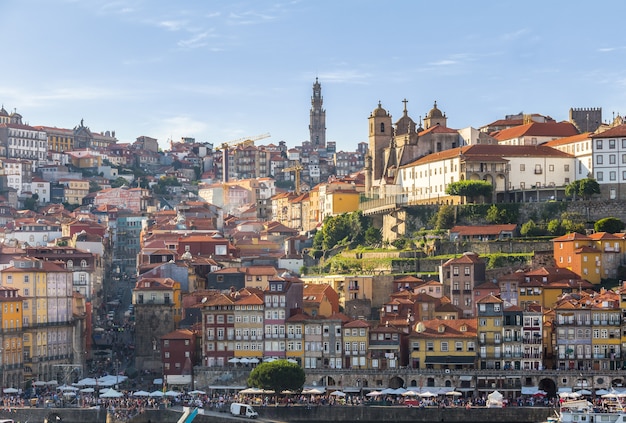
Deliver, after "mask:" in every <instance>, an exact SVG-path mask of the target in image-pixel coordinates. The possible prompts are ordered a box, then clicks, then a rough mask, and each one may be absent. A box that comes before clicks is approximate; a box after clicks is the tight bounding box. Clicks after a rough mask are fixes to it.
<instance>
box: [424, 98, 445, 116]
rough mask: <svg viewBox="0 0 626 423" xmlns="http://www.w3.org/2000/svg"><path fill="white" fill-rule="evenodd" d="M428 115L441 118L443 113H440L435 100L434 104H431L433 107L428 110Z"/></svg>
mask: <svg viewBox="0 0 626 423" xmlns="http://www.w3.org/2000/svg"><path fill="white" fill-rule="evenodd" d="M428 117H429V118H442V117H443V113H441V110H439V109H438V108H437V102H436V101H435V105H434V106H433V108H432V109H430V112H428Z"/></svg>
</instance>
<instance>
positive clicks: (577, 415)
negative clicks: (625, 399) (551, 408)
mask: <svg viewBox="0 0 626 423" xmlns="http://www.w3.org/2000/svg"><path fill="white" fill-rule="evenodd" d="M557 421H558V422H559V423H626V410H624V408H623V407H622V405H621V404H620V403H619V402H615V403H605V404H604V405H603V406H601V407H595V406H594V405H593V404H592V403H591V402H589V401H587V400H574V401H565V402H563V403H562V404H561V406H560V410H559V417H558V420H557Z"/></svg>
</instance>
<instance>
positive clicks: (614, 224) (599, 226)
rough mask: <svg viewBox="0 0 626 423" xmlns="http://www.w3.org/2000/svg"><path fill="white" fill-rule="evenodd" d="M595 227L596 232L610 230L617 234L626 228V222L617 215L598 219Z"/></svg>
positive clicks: (609, 231) (611, 232)
mask: <svg viewBox="0 0 626 423" xmlns="http://www.w3.org/2000/svg"><path fill="white" fill-rule="evenodd" d="M593 229H594V230H595V231H596V232H608V233H610V234H615V233H618V232H620V231H621V230H622V229H624V222H622V221H621V220H619V219H618V218H616V217H605V218H604V219H600V220H598V221H597V222H596V223H595V224H594V225H593Z"/></svg>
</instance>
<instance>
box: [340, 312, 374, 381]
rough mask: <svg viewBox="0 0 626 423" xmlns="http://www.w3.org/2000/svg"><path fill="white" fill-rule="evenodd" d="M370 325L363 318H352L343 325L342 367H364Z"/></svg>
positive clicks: (365, 365)
mask: <svg viewBox="0 0 626 423" xmlns="http://www.w3.org/2000/svg"><path fill="white" fill-rule="evenodd" d="M369 329H370V325H369V323H367V322H366V321H365V320H360V319H359V320H353V321H351V322H348V323H346V324H344V325H343V342H344V356H345V362H344V367H345V368H346V369H366V368H367V363H368V361H367V350H368V348H369Z"/></svg>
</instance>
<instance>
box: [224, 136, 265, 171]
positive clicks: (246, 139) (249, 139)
mask: <svg viewBox="0 0 626 423" xmlns="http://www.w3.org/2000/svg"><path fill="white" fill-rule="evenodd" d="M270 136H271V135H270V134H269V133H265V134H261V135H255V136H253V137H244V138H239V139H236V140H231V141H225V142H223V143H222V144H221V145H220V146H219V147H216V148H215V151H219V150H222V181H223V183H227V182H228V151H229V150H230V149H231V148H235V147H237V146H239V145H242V144H243V145H244V146H245V147H248V146H250V145H254V142H255V141H258V140H262V139H265V138H269V137H270Z"/></svg>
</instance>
